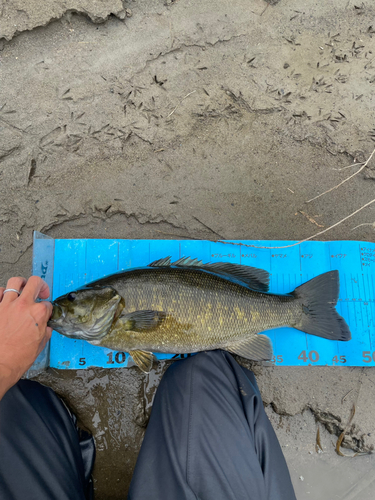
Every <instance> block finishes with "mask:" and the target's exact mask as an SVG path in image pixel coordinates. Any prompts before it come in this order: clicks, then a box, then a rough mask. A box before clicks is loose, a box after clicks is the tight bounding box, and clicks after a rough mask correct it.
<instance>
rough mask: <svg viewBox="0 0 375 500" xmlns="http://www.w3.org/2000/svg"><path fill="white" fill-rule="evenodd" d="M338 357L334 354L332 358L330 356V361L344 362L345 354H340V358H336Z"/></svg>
mask: <svg viewBox="0 0 375 500" xmlns="http://www.w3.org/2000/svg"><path fill="white" fill-rule="evenodd" d="M338 358H339V357H338V356H335V357H334V358H332V361H333V362H334V363H346V357H345V356H340V359H338Z"/></svg>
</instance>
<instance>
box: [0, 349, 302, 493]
mask: <svg viewBox="0 0 375 500" xmlns="http://www.w3.org/2000/svg"><path fill="white" fill-rule="evenodd" d="M93 461H94V448H93V445H92V440H90V438H89V437H88V436H82V434H80V433H79V432H78V431H77V429H76V426H75V419H74V417H73V416H71V415H70V414H69V413H68V412H67V410H66V409H65V407H64V406H63V404H62V403H61V401H60V400H59V398H58V397H57V396H56V395H55V394H54V393H53V392H52V391H51V389H48V388H46V387H44V386H42V385H40V384H37V383H35V382H30V381H20V382H19V383H18V384H16V385H15V386H14V387H13V388H12V389H10V390H9V391H8V392H7V394H6V395H5V396H4V398H3V400H2V401H0V498H1V499H2V500H3V499H4V500H8V499H9V500H11V499H12V500H18V499H22V500H23V499H25V498H27V499H28V500H33V499H37V500H47V499H49V500H51V499H59V500H67V499H69V500H72V499H80V500H81V499H82V500H83V499H85V498H89V497H90V493H91V492H90V482H89V477H90V473H91V470H92V465H93ZM128 498H129V499H130V500H146V499H147V498H152V499H155V500H184V499H189V500H190V499H194V500H196V499H199V500H224V499H225V500H232V499H233V500H234V499H235V500H245V499H246V500H250V499H251V500H295V495H294V492H293V487H292V484H291V481H290V476H289V472H288V468H287V466H286V463H285V459H284V457H283V454H282V451H281V448H280V445H279V443H278V441H277V438H276V435H275V433H274V431H273V429H272V426H271V424H270V422H269V420H268V418H267V416H266V414H265V412H264V408H263V403H262V400H261V397H260V394H259V390H258V387H257V385H256V381H255V378H254V375H253V374H252V373H251V372H250V371H248V370H246V369H244V368H242V367H240V366H239V365H238V364H237V363H236V362H235V360H234V359H233V358H232V356H231V355H230V354H228V353H226V352H223V351H213V352H208V353H201V354H197V355H196V356H192V357H191V358H188V359H185V360H182V361H177V362H175V363H174V364H173V365H172V366H171V367H170V368H169V369H168V370H167V372H166V374H165V375H164V377H163V379H162V381H161V383H160V386H159V388H158V390H157V393H156V396H155V402H154V405H153V409H152V413H151V418H150V422H149V425H148V428H147V431H146V435H145V439H144V441H143V444H142V448H141V451H140V454H139V457H138V461H137V464H136V467H135V471H134V475H133V479H132V483H131V485H130V490H129V497H128Z"/></svg>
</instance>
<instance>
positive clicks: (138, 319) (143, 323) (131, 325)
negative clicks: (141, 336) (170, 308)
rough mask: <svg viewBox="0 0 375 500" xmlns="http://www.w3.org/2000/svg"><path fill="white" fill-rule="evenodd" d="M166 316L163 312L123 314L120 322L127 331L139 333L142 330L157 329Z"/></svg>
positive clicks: (146, 311)
mask: <svg viewBox="0 0 375 500" xmlns="http://www.w3.org/2000/svg"><path fill="white" fill-rule="evenodd" d="M166 316H167V315H166V313H165V312H163V311H148V310H144V311H133V312H131V313H126V314H121V316H120V320H121V323H122V326H123V327H124V328H125V330H128V331H133V332H139V331H141V330H152V329H153V328H156V327H157V326H159V325H160V323H161V322H162V321H163V320H164V319H165V317H166Z"/></svg>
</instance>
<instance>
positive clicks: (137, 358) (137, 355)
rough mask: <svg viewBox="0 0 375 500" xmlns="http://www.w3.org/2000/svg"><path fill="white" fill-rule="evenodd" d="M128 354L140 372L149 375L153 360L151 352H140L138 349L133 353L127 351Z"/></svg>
mask: <svg viewBox="0 0 375 500" xmlns="http://www.w3.org/2000/svg"><path fill="white" fill-rule="evenodd" d="M129 354H130V356H131V357H132V358H133V361H134V363H135V364H136V365H137V366H138V368H139V369H140V370H142V371H143V372H144V373H150V371H151V370H152V365H153V363H154V359H155V356H154V355H153V354H152V352H148V351H140V350H139V349H135V350H134V351H129Z"/></svg>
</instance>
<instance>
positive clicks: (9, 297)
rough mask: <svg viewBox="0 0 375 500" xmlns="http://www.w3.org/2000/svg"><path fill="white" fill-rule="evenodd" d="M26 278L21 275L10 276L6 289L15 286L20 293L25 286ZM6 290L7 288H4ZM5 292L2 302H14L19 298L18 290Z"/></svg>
mask: <svg viewBox="0 0 375 500" xmlns="http://www.w3.org/2000/svg"><path fill="white" fill-rule="evenodd" d="M25 283H26V280H25V278H21V277H20V276H18V277H16V278H10V279H9V280H8V282H7V286H6V290H8V289H9V288H13V289H14V290H18V291H19V292H20V293H21V291H22V289H23V287H24V286H25ZM4 292H5V290H4ZM4 292H3V300H2V302H4V303H7V302H12V301H13V300H16V299H17V298H18V295H19V294H18V293H17V292H12V291H11V292H6V293H4Z"/></svg>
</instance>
